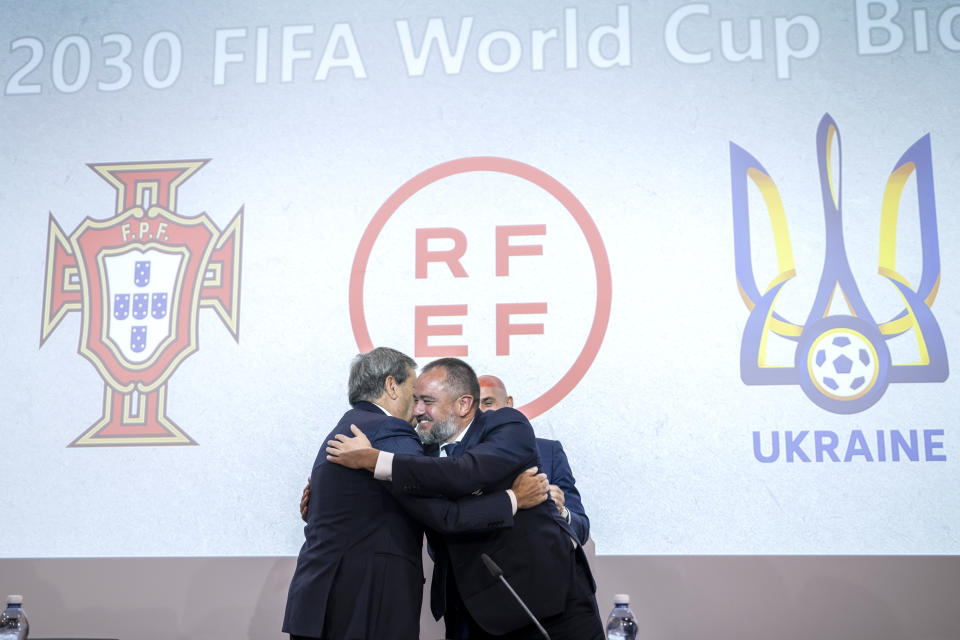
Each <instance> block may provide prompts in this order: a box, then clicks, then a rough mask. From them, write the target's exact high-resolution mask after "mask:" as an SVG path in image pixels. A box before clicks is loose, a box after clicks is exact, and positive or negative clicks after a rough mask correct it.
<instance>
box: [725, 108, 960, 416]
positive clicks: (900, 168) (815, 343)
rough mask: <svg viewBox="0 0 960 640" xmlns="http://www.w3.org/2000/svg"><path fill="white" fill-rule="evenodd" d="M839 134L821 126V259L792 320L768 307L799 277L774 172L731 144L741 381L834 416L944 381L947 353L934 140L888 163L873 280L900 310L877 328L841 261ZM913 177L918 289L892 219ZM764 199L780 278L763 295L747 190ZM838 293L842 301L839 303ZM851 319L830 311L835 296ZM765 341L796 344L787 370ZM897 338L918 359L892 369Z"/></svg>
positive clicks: (830, 125) (829, 121) (827, 123)
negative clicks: (741, 308)
mask: <svg viewBox="0 0 960 640" xmlns="http://www.w3.org/2000/svg"><path fill="white" fill-rule="evenodd" d="M840 156H841V154H840V134H839V131H838V129H837V125H836V123H835V122H834V120H833V118H831V117H830V115H829V114H826V115H824V116H823V118H822V119H821V120H820V126H819V127H818V129H817V159H818V164H819V168H820V190H821V195H822V198H823V210H824V217H825V222H826V225H825V226H826V241H825V250H826V256H825V259H824V263H823V272H822V274H821V276H820V283H819V285H818V288H817V293H816V297H815V299H814V302H813V306H812V308H811V309H810V312H809V314H808V315H807V319H806V322H805V323H803V324H797V323H794V322H791V321H790V320H788V319H786V318H784V317H782V316H781V315H780V314H778V313H776V312H775V311H774V306H775V302H776V299H777V295H778V294H779V293H780V292H781V289H782V288H783V286H784V284H785V283H786V282H787V281H789V280H790V279H791V278H793V277H794V276H795V275H796V271H795V268H794V262H793V250H792V247H791V244H790V236H789V233H788V231H787V221H786V214H785V212H784V208H783V203H782V201H781V199H780V194H779V192H778V190H777V186H776V184H775V183H774V181H773V178H771V176H770V174H769V173H767V171H766V170H765V169H764V168H763V166H762V165H761V164H760V163H759V162H758V161H757V159H756V158H754V157H753V156H752V155H750V154H749V153H748V152H747V151H745V150H744V149H742V148H740V147H739V146H737V145H736V144H733V143H731V144H730V172H731V179H732V190H733V224H734V249H735V254H736V274H737V283H738V285H739V287H740V295H741V296H742V297H743V301H744V302H745V303H746V305H747V308H748V309H749V310H750V316H749V318H748V319H747V323H746V326H745V327H744V330H743V339H742V341H741V345H740V376H741V378H742V379H743V381H744V382H745V383H746V384H749V385H769V384H777V385H785V384H796V385H800V387H801V388H802V389H803V391H804V392H805V393H806V394H807V396H808V397H809V398H810V399H811V400H812V401H813V402H814V403H816V404H817V405H819V406H820V407H822V408H824V409H826V410H828V411H832V412H834V413H842V414H850V413H857V412H860V411H863V410H865V409H867V408H869V407H871V406H873V404H874V403H876V402H877V401H878V400H879V399H880V397H881V396H883V394H884V392H885V391H886V389H887V386H888V385H889V384H890V383H893V382H943V381H944V380H946V379H947V376H948V374H949V369H948V366H947V352H946V348H945V346H944V341H943V334H942V333H941V331H940V327H939V325H938V324H937V321H936V318H934V315H933V312H932V311H931V306H932V305H933V302H934V300H935V299H936V296H937V290H938V289H939V286H940V249H939V242H938V238H937V212H936V206H935V202H934V191H933V163H932V159H931V153H930V135H929V134H927V135H925V136H923V137H922V138H920V139H919V140H917V141H916V142H915V143H914V144H913V145H912V146H911V147H910V148H909V149H907V151H906V152H905V153H904V154H903V156H901V158H900V159H899V160H898V161H897V163H896V164H895V165H894V167H893V170H892V171H891V173H890V176H889V178H888V180H887V184H886V187H885V189H884V193H883V200H882V206H881V214H880V216H881V224H880V252H879V274H880V275H881V276H883V277H885V278H886V279H887V280H888V281H889V282H890V284H891V285H892V286H893V287H895V288H896V290H897V291H898V293H899V295H900V298H901V299H902V302H903V309H902V310H901V311H900V312H899V313H897V314H895V315H894V316H893V317H891V318H889V319H886V320H885V321H883V322H877V321H876V320H875V319H874V317H873V316H872V315H871V313H870V311H869V309H868V308H867V305H866V304H865V303H864V300H863V298H862V296H861V295H860V291H859V289H858V288H857V284H856V282H855V281H854V278H853V273H852V272H851V270H850V265H849V263H848V261H847V254H846V249H845V247H844V241H843V225H842V219H841V211H842V205H841V193H842V190H841V179H840V177H841V167H840V159H841V157H840ZM911 177H915V184H916V191H917V205H918V209H919V214H920V245H921V253H922V255H921V260H922V269H921V274H920V281H919V284H918V285H917V286H916V288H914V287H913V286H911V285H910V283H909V282H908V281H907V279H906V278H905V277H904V276H903V275H901V274H900V273H899V272H898V271H897V263H896V258H897V222H898V215H899V211H900V203H901V198H902V196H903V192H904V187H905V186H906V183H907V181H908V179H909V178H911ZM748 181H749V182H751V183H752V184H754V185H755V186H756V187H757V189H758V190H759V192H760V194H761V195H762V198H763V202H764V204H765V205H766V208H767V213H768V215H769V218H770V223H771V227H772V231H773V240H774V244H775V251H776V258H777V270H778V274H777V276H776V277H775V278H774V279H773V281H772V282H771V283H770V284H769V285H768V286H767V288H766V289H765V290H764V291H763V292H761V291H760V289H759V288H758V287H757V283H756V281H755V279H754V273H753V266H752V262H751V247H750V225H749V215H750V211H749V199H748V185H749V183H748ZM838 297H839V298H838ZM837 299H839V300H842V301H843V302H844V303H845V305H846V309H847V310H848V313H840V314H833V313H832V312H831V309H832V304H833V302H834V300H837ZM771 335H777V336H780V337H782V338H786V339H788V340H791V341H793V342H794V343H795V344H796V350H795V352H794V361H793V364H792V366H776V365H774V364H772V363H771V362H770V359H769V358H768V339H769V337H770V336H771ZM898 336H912V338H913V339H914V340H916V353H917V354H918V356H917V358H916V360H915V361H913V362H900V363H894V362H892V361H891V360H892V359H891V354H890V349H889V348H888V345H887V342H888V341H889V340H891V339H893V338H896V337H898Z"/></svg>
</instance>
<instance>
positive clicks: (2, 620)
mask: <svg viewBox="0 0 960 640" xmlns="http://www.w3.org/2000/svg"><path fill="white" fill-rule="evenodd" d="M29 632H30V623H29V622H27V614H26V612H25V611H24V610H23V596H7V608H6V609H4V610H3V614H0V640H27V634H28V633H29Z"/></svg>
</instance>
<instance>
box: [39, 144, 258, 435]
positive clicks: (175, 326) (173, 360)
mask: <svg viewBox="0 0 960 640" xmlns="http://www.w3.org/2000/svg"><path fill="white" fill-rule="evenodd" d="M206 162H207V161H206V160H190V161H178V162H150V163H124V164H93V165H90V168H92V169H93V170H94V171H96V172H97V173H98V174H99V175H100V176H101V177H103V178H104V179H105V180H106V181H107V182H109V183H110V184H111V185H112V186H113V187H114V189H115V190H116V194H117V198H116V205H115V212H114V214H113V215H112V217H109V218H106V219H98V220H94V219H92V218H86V219H84V220H83V221H82V222H81V223H80V225H79V226H78V227H77V228H76V229H75V230H74V232H73V233H72V234H70V235H69V236H67V235H66V234H65V233H64V232H63V230H62V229H61V228H60V225H59V224H58V223H57V221H56V220H55V219H54V218H53V216H52V215H51V216H50V223H49V232H48V236H47V260H46V281H45V285H44V296H43V319H42V327H41V334H40V346H41V347H42V346H43V343H44V342H45V341H46V339H47V338H48V337H49V336H50V334H51V333H52V332H53V331H54V330H55V329H56V328H57V325H58V324H59V323H60V321H61V320H62V319H63V318H64V316H65V315H66V314H68V313H70V312H72V311H79V312H81V317H82V320H81V330H80V344H79V348H78V352H79V353H80V355H82V356H83V357H84V358H86V359H87V360H88V361H90V363H91V364H92V365H93V366H94V367H95V368H96V370H97V372H98V373H99V374H100V376H101V377H102V378H103V382H104V393H103V415H102V416H101V417H100V419H99V420H97V421H96V422H95V423H94V424H93V425H92V426H90V427H89V428H88V429H87V430H86V431H85V432H83V433H82V434H81V435H80V436H79V437H77V438H76V439H75V440H74V441H73V442H72V443H71V444H70V446H109V445H114V446H116V445H168V444H196V443H195V442H194V441H193V439H192V438H191V437H190V436H188V435H187V434H186V433H185V432H184V431H183V430H182V429H181V428H180V427H179V426H177V424H176V423H174V421H173V420H171V419H170V418H169V417H168V416H167V411H166V404H167V382H168V380H169V379H170V376H171V375H172V374H173V372H174V371H175V370H176V368H177V367H178V366H179V365H180V363H181V362H183V361H184V360H185V359H186V358H188V357H189V356H190V355H191V354H192V353H193V352H195V351H196V350H197V348H198V347H197V330H198V323H197V319H198V315H199V312H200V309H201V308H204V307H208V308H212V309H213V310H214V312H215V313H216V314H217V315H218V316H219V317H220V319H221V320H222V321H223V323H224V324H225V325H226V327H227V329H228V330H229V331H230V333H231V335H232V336H233V338H234V339H235V340H237V339H238V338H239V333H238V331H239V312H240V308H239V302H240V247H241V236H242V226H243V208H242V207H241V209H240V210H239V211H238V212H237V214H236V215H235V216H234V218H233V220H231V221H230V223H229V224H228V225H227V227H226V229H224V230H223V231H221V230H220V229H219V228H217V226H216V225H215V224H214V223H213V221H212V220H211V219H210V218H209V216H207V214H206V213H201V214H199V215H196V216H192V217H186V216H183V215H180V214H178V213H177V212H176V211H177V190H178V188H179V187H180V185H182V184H183V183H184V181H186V180H187V179H188V178H189V177H190V176H191V175H192V174H194V173H195V172H196V171H197V170H199V169H200V168H201V167H202V166H203V165H204V164H206Z"/></svg>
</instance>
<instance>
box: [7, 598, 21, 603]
mask: <svg viewBox="0 0 960 640" xmlns="http://www.w3.org/2000/svg"><path fill="white" fill-rule="evenodd" d="M7 604H23V596H7Z"/></svg>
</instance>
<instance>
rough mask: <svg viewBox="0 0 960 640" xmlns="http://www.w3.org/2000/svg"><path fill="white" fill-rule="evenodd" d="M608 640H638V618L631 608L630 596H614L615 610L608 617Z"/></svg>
mask: <svg viewBox="0 0 960 640" xmlns="http://www.w3.org/2000/svg"><path fill="white" fill-rule="evenodd" d="M607 640H637V618H636V616H634V615H633V611H631V610H630V596H629V595H627V594H625V593H618V594H617V595H615V596H613V611H611V612H610V617H609V618H607Z"/></svg>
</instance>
